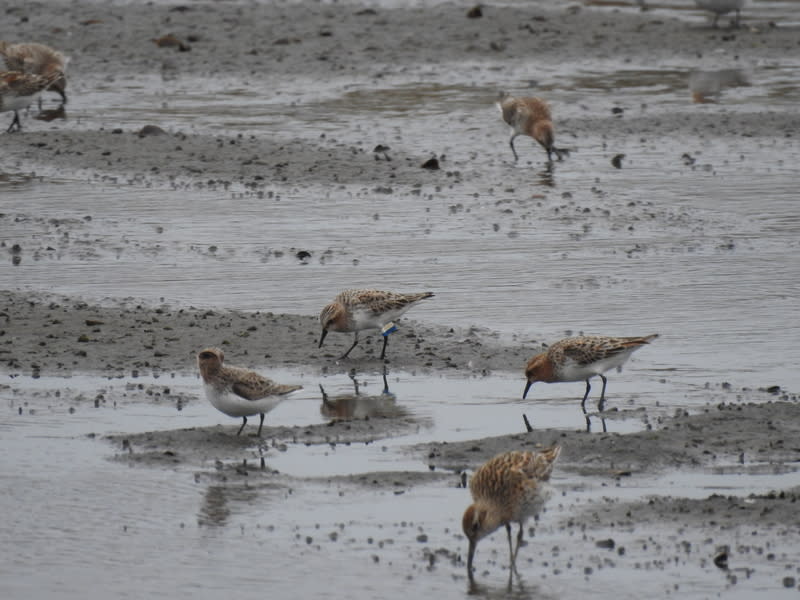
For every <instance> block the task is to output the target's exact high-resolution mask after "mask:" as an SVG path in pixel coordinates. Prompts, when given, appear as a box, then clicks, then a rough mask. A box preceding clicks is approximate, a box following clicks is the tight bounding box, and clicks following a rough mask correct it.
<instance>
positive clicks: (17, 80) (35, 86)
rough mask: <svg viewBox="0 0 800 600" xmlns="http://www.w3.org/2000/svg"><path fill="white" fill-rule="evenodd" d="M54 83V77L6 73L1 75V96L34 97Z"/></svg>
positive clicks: (13, 72) (15, 72)
mask: <svg viewBox="0 0 800 600" xmlns="http://www.w3.org/2000/svg"><path fill="white" fill-rule="evenodd" d="M53 81H54V78H53V77H41V76H39V75H28V74H25V73H19V72H17V71H4V72H2V73H0V95H3V96H6V95H9V96H10V95H14V96H32V95H33V94H35V93H37V92H40V91H42V90H43V89H45V88H46V87H47V86H48V85H50V84H51V83H52V82H53Z"/></svg>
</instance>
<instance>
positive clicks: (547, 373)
mask: <svg viewBox="0 0 800 600" xmlns="http://www.w3.org/2000/svg"><path fill="white" fill-rule="evenodd" d="M657 337H658V334H657V333H654V334H652V335H648V336H644V337H607V336H602V335H586V336H580V337H573V338H566V339H563V340H560V341H558V342H556V343H555V344H553V345H552V346H550V348H548V349H547V352H542V353H541V354H537V355H536V356H534V357H533V358H531V359H530V360H529V361H528V365H527V367H526V368H525V377H526V378H527V379H528V383H527V384H526V385H525V391H524V392H523V394H522V398H523V400H524V399H525V398H526V397H527V395H528V390H530V389H531V386H532V385H533V384H534V383H536V382H537V381H544V382H545V383H560V382H565V381H583V380H586V393H585V394H584V395H583V400H582V401H581V408H582V409H583V412H584V413H585V412H586V398H588V397H589V391H590V390H591V389H592V386H591V385H590V384H589V379H591V378H592V377H593V376H595V375H599V376H600V379H602V380H603V391H602V392H601V393H600V401H599V404H598V408H599V410H600V411H601V412H602V410H603V404H604V403H605V398H606V383H607V381H608V380H607V379H606V376H605V375H603V373H605V372H606V371H608V370H609V369H613V368H618V369H619V368H622V365H623V364H625V361H627V360H628V358H630V356H631V354H632V353H633V352H634V350H636V349H637V348H640V347H641V346H643V345H645V344H648V343H650V341H651V340H654V339H655V338H657Z"/></svg>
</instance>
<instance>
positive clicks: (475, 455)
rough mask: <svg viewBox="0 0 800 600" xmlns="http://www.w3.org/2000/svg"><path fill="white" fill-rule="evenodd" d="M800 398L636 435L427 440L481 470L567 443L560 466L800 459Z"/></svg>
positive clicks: (727, 407) (448, 459) (611, 473)
mask: <svg viewBox="0 0 800 600" xmlns="http://www.w3.org/2000/svg"><path fill="white" fill-rule="evenodd" d="M798 434H800V404H797V403H795V402H765V403H761V404H754V403H748V404H736V403H733V404H720V405H718V406H715V407H708V408H706V409H705V411H704V412H702V413H699V414H688V413H684V414H681V415H679V416H676V417H673V418H670V419H665V420H664V422H663V424H662V427H661V429H659V430H656V431H642V432H637V433H629V434H617V433H589V432H585V431H563V430H555V429H542V430H534V431H533V432H530V433H520V434H515V435H508V436H499V437H494V438H485V439H482V440H470V441H466V442H451V443H433V444H421V445H419V446H417V447H416V448H415V451H417V452H425V453H426V456H427V460H428V464H429V465H431V466H432V467H436V468H442V469H448V470H453V471H457V472H459V471H463V470H467V469H474V468H475V467H477V466H478V465H480V464H481V463H483V462H484V461H486V460H488V459H489V458H491V457H492V456H494V455H495V454H497V453H499V452H505V451H508V450H511V449H535V448H537V447H542V446H547V445H550V444H553V443H559V444H561V445H562V447H563V449H562V452H561V456H560V458H559V464H558V467H559V469H564V470H569V471H574V472H577V473H579V474H580V475H597V476H608V477H620V476H625V475H633V474H642V473H652V472H654V471H660V470H665V469H679V468H684V469H685V468H689V469H695V468H701V467H708V466H713V465H714V464H716V463H725V464H730V463H739V464H740V465H742V466H743V469H745V468H746V466H747V465H748V464H750V463H760V464H763V463H770V464H772V463H775V464H782V463H792V464H796V463H800V443H797V442H796V440H797V439H798Z"/></svg>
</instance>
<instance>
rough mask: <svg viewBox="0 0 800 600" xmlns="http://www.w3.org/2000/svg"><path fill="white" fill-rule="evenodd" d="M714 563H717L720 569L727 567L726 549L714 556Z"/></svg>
mask: <svg viewBox="0 0 800 600" xmlns="http://www.w3.org/2000/svg"><path fill="white" fill-rule="evenodd" d="M714 564H715V565H717V567H718V568H720V569H727V568H728V553H727V552H726V551H724V550H723V551H722V552H720V553H719V554H717V555H716V556H715V557H714Z"/></svg>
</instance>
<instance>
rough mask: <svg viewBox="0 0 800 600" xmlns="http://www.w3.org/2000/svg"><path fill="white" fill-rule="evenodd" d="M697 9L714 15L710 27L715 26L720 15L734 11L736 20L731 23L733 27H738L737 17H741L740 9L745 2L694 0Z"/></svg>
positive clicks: (736, 0) (737, 0)
mask: <svg viewBox="0 0 800 600" xmlns="http://www.w3.org/2000/svg"><path fill="white" fill-rule="evenodd" d="M694 1H695V4H697V8H700V9H702V10H707V11H709V12H712V13H714V20H713V21H712V22H711V26H712V27H716V26H717V21H718V20H719V17H720V15H724V14H725V13H729V12H733V11H736V19H734V20H733V21H732V22H731V25H732V26H733V27H738V26H739V17H740V15H741V10H742V7H743V6H744V2H745V0H694Z"/></svg>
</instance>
